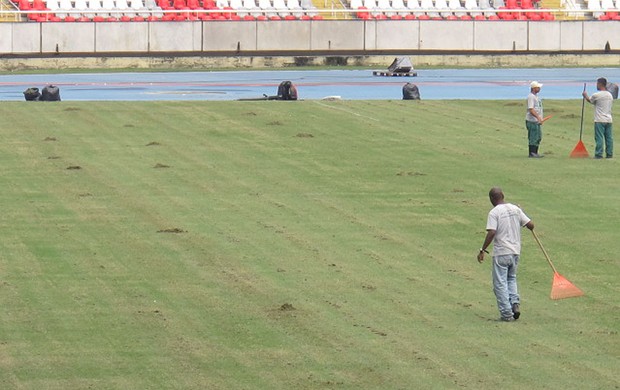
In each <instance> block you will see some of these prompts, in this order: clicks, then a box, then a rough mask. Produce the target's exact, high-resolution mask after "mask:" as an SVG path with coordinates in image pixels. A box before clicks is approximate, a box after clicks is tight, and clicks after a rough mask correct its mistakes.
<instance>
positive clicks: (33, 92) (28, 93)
mask: <svg viewBox="0 0 620 390" xmlns="http://www.w3.org/2000/svg"><path fill="white" fill-rule="evenodd" d="M40 98H41V92H39V88H36V87H31V88H28V89H27V90H25V91H24V99H26V101H29V102H34V101H37V100H39V99H40Z"/></svg>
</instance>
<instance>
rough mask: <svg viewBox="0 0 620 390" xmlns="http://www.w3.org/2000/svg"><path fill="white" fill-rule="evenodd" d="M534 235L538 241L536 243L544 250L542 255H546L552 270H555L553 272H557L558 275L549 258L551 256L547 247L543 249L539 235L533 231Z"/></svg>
mask: <svg viewBox="0 0 620 390" xmlns="http://www.w3.org/2000/svg"><path fill="white" fill-rule="evenodd" d="M532 234H533V235H534V239H535V240H536V243H537V244H538V246H539V247H540V249H541V250H542V253H543V254H544V255H545V258H546V259H547V262H548V263H549V265H550V266H551V269H552V270H553V272H555V273H556V274H557V273H558V271H557V270H556V269H555V266H554V265H553V263H552V262H551V259H550V258H549V255H548V254H547V251H546V250H545V247H543V245H542V243H541V242H540V239H539V238H538V235H537V234H536V232H535V231H533V230H532Z"/></svg>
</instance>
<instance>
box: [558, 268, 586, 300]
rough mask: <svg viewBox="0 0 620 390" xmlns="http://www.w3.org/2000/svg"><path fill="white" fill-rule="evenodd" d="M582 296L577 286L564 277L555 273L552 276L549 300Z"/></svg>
mask: <svg viewBox="0 0 620 390" xmlns="http://www.w3.org/2000/svg"><path fill="white" fill-rule="evenodd" d="M582 295H583V291H581V290H580V289H579V288H577V286H575V285H574V284H572V283H571V282H569V281H568V280H567V279H566V278H565V277H564V276H562V275H560V274H559V273H557V272H555V273H554V274H553V286H551V299H564V298H575V297H580V296H582Z"/></svg>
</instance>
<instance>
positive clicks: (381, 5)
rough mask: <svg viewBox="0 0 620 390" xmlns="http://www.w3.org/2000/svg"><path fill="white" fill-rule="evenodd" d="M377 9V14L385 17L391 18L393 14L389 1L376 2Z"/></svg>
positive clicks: (380, 0)
mask: <svg viewBox="0 0 620 390" xmlns="http://www.w3.org/2000/svg"><path fill="white" fill-rule="evenodd" d="M377 9H378V10H379V14H384V15H385V16H388V17H390V16H392V15H394V12H393V11H392V5H391V4H390V0H379V1H378V2H377Z"/></svg>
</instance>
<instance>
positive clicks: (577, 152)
mask: <svg viewBox="0 0 620 390" xmlns="http://www.w3.org/2000/svg"><path fill="white" fill-rule="evenodd" d="M583 91H584V92H585V91H586V83H583ZM585 106H586V98H585V97H584V98H582V99H581V127H580V129H579V142H577V145H575V148H574V149H573V151H572V152H570V157H571V158H588V157H590V155H589V154H588V150H587V149H586V146H585V145H584V144H583V141H582V140H581V138H582V136H583V111H584V108H585Z"/></svg>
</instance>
